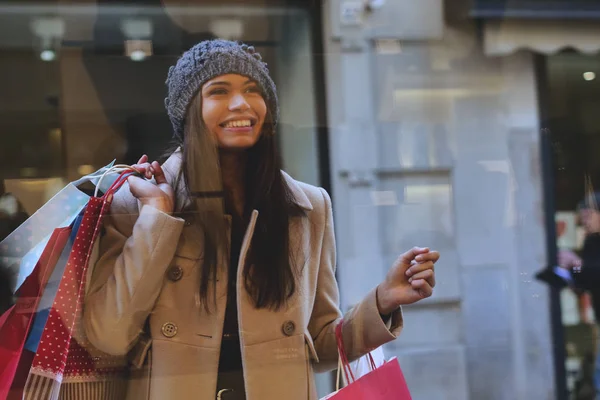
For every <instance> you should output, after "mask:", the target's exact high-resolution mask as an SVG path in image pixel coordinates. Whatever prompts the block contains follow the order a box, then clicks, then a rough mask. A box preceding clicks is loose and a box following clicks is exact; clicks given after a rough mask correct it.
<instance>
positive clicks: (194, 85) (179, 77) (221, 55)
mask: <svg viewBox="0 0 600 400" xmlns="http://www.w3.org/2000/svg"><path fill="white" fill-rule="evenodd" d="M225 74H239V75H243V76H247V77H248V78H250V79H252V80H254V81H255V82H256V83H257V84H258V85H259V87H260V89H261V90H262V94H263V97H264V99H265V102H266V103H267V107H268V109H269V111H270V112H271V114H272V118H273V121H272V122H273V124H274V125H275V124H277V119H278V117H279V105H278V101H277V93H276V88H275V83H274V82H273V80H272V79H271V77H270V76H269V69H268V68H267V63H265V62H263V61H262V57H261V55H260V54H259V53H257V52H256V51H255V50H254V47H252V46H248V45H245V44H241V43H238V42H232V41H229V40H222V39H216V40H206V41H203V42H200V43H198V44H197V45H195V46H194V47H192V48H191V49H189V50H188V51H186V52H185V53H183V55H182V56H181V58H179V60H178V61H177V64H175V65H174V66H172V67H171V68H169V75H168V76H167V81H166V83H167V87H168V95H167V98H166V99H165V107H166V109H167V114H168V115H169V118H170V119H171V123H172V124H173V130H174V135H175V137H177V138H179V139H183V133H184V125H185V116H186V113H187V110H188V107H189V105H190V103H191V102H192V99H193V98H194V96H196V94H197V93H198V91H199V90H200V88H202V85H203V84H204V83H206V82H207V81H209V80H211V79H213V78H215V77H217V76H219V75H225Z"/></svg>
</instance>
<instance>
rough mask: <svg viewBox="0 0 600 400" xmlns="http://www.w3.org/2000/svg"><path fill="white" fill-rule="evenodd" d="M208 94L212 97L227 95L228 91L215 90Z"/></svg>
mask: <svg viewBox="0 0 600 400" xmlns="http://www.w3.org/2000/svg"><path fill="white" fill-rule="evenodd" d="M208 94H209V95H211V96H212V95H215V94H227V90H225V89H213V90H211V91H210V92H209V93H208Z"/></svg>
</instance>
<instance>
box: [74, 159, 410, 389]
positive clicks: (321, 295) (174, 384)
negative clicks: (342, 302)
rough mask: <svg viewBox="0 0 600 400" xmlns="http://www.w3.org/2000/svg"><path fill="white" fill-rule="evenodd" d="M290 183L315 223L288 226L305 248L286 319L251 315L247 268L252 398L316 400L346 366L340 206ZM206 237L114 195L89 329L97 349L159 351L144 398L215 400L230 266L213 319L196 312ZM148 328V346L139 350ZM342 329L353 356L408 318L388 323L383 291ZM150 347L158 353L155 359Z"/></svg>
mask: <svg viewBox="0 0 600 400" xmlns="http://www.w3.org/2000/svg"><path fill="white" fill-rule="evenodd" d="M179 154H180V153H176V154H175V155H173V156H171V157H170V158H169V160H167V162H166V163H165V165H164V169H165V172H166V174H167V177H168V179H169V180H170V181H171V182H172V181H173V179H174V176H175V174H176V173H177V171H178V170H179V167H180V163H181V161H180V155H179ZM284 176H285V178H286V180H287V183H288V185H289V186H290V188H291V191H292V193H293V195H294V197H295V199H296V202H297V204H298V205H299V206H300V207H301V208H302V209H304V210H305V211H306V216H303V217H293V218H292V220H291V223H290V243H291V244H292V245H294V246H300V247H299V248H300V249H301V251H295V252H294V257H296V260H295V264H294V265H303V266H304V268H302V274H301V276H300V277H299V282H298V285H297V291H296V294H295V295H294V296H293V298H292V299H291V301H290V302H289V304H288V306H287V307H286V308H285V309H284V310H281V311H278V312H274V311H270V310H264V309H256V308H255V307H253V304H252V301H251V299H250V298H249V296H248V294H247V293H246V291H245V289H244V285H243V284H240V282H241V279H240V272H241V269H239V270H240V272H238V277H237V282H238V283H237V295H238V297H237V298H238V319H239V327H240V338H241V339H240V340H241V346H242V358H243V367H244V378H245V384H246V393H247V398H248V399H249V400H269V399H273V400H276V399H277V400H279V399H290V400H294V399H298V400H300V399H302V400H306V399H311V400H312V399H316V398H317V394H316V390H315V384H314V379H313V371H324V370H330V369H333V368H335V367H336V365H337V358H338V354H337V348H336V342H335V333H334V330H335V326H336V323H337V322H338V321H339V320H340V318H341V317H342V314H341V313H340V310H339V292H338V288H337V282H336V280H335V275H334V272H335V263H336V261H335V258H336V254H335V253H336V250H335V239H334V230H333V220H332V212H331V200H330V198H329V195H328V194H327V192H325V190H323V189H320V188H316V187H313V186H310V185H307V184H304V183H301V182H298V181H295V180H293V179H292V178H290V177H289V176H288V175H287V174H285V173H284ZM177 190H178V191H181V190H182V188H181V187H179V188H177ZM179 197H181V196H179ZM181 206H182V204H179V205H178V207H181ZM257 218H260V216H259V213H258V211H256V210H255V211H253V213H252V216H251V220H250V223H249V226H248V228H247V231H246V234H245V237H244V241H243V244H242V249H241V254H240V265H243V263H244V260H245V258H246V254H247V251H248V246H249V243H250V241H251V239H252V234H253V231H254V226H255V224H256V220H257ZM188 222H189V221H188ZM201 238H202V232H201V231H200V230H199V228H198V227H197V226H196V225H195V224H191V223H186V221H185V220H184V219H180V218H176V217H172V216H169V215H167V214H164V213H162V212H160V211H158V210H156V209H154V208H152V207H149V206H143V207H141V209H138V201H137V200H136V199H135V198H134V197H133V196H132V195H131V193H130V191H129V188H128V186H127V185H125V186H124V187H123V188H122V189H121V190H120V191H119V192H118V193H117V195H116V196H115V199H114V201H113V204H112V208H111V213H110V215H109V216H107V218H106V220H105V233H104V234H103V236H102V237H101V241H100V254H101V258H100V259H99V260H98V262H97V263H96V264H95V267H94V273H93V278H92V281H91V284H90V290H89V294H88V296H87V298H86V302H85V307H84V325H85V329H86V332H87V334H88V337H89V339H90V341H91V343H92V344H94V345H95V346H97V347H98V349H100V350H102V351H105V352H107V353H109V354H113V355H125V354H127V353H130V352H131V350H132V349H133V348H134V347H137V349H138V358H139V357H142V358H144V357H146V355H147V354H150V355H151V356H150V358H151V360H149V362H150V363H151V366H152V367H151V370H150V376H149V383H148V382H143V381H142V385H146V389H147V391H148V394H144V395H143V396H142V395H140V394H139V392H136V394H135V395H134V396H133V397H135V398H136V399H137V398H141V397H145V398H149V399H156V400H164V399H191V398H193V399H198V400H214V399H215V390H216V384H217V369H218V363H219V351H220V346H221V336H222V329H223V319H224V311H225V304H226V299H227V286H228V285H227V269H228V268H226V267H225V266H223V267H222V268H220V272H219V277H218V279H217V285H216V291H217V307H216V311H215V312H213V313H207V312H205V311H204V308H203V307H202V306H199V304H198V295H197V292H198V281H199V275H198V266H199V265H201V263H200V262H199V260H201V259H202V254H203V250H202V239H201ZM369 267H370V266H367V265H365V268H369ZM147 321H148V326H149V337H150V338H151V340H148V341H142V342H140V337H142V336H143V335H142V334H143V332H144V331H145V328H144V326H145V324H146V322H147ZM344 321H345V323H344V331H343V332H344V340H345V342H346V348H347V350H348V352H349V353H350V356H351V358H357V357H359V356H361V355H364V354H365V353H367V352H368V351H369V350H372V349H374V348H376V347H378V346H381V345H383V344H384V343H387V342H389V341H391V340H393V339H395V338H396V337H397V335H398V334H399V333H400V331H401V329H402V314H401V311H400V310H398V311H397V312H396V313H394V314H393V316H392V318H391V321H390V322H388V324H387V325H386V324H384V322H383V320H382V319H381V317H380V315H379V313H378V311H377V305H376V296H375V290H372V291H371V292H370V293H369V294H368V295H367V296H366V297H365V299H364V300H363V301H362V302H360V303H359V304H357V305H356V306H355V307H354V308H353V309H352V310H351V311H349V312H348V313H347V314H346V315H345V316H344ZM150 344H151V349H152V350H151V352H150V353H147V349H148V348H149V347H150ZM137 384H138V386H139V384H140V382H137ZM138 389H139V388H138Z"/></svg>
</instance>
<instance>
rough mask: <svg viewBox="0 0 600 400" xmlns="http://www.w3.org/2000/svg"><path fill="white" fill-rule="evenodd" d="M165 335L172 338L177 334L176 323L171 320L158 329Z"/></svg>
mask: <svg viewBox="0 0 600 400" xmlns="http://www.w3.org/2000/svg"><path fill="white" fill-rule="evenodd" d="M160 330H161V332H162V334H163V335H164V336H165V337H168V338H172V337H173V336H175V335H177V325H175V324H174V323H172V322H167V323H165V324H164V325H163V326H162V328H161V329H160Z"/></svg>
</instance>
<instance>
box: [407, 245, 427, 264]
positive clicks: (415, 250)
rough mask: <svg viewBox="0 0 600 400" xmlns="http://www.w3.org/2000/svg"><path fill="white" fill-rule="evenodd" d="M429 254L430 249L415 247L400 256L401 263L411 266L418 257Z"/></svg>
mask: <svg viewBox="0 0 600 400" xmlns="http://www.w3.org/2000/svg"><path fill="white" fill-rule="evenodd" d="M427 252H429V248H427V247H413V248H412V249H410V250H409V251H407V252H406V253H404V254H402V255H401V256H400V262H402V263H406V264H409V263H410V262H411V261H412V260H414V259H415V258H416V257H417V256H418V255H420V254H425V253H427Z"/></svg>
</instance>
